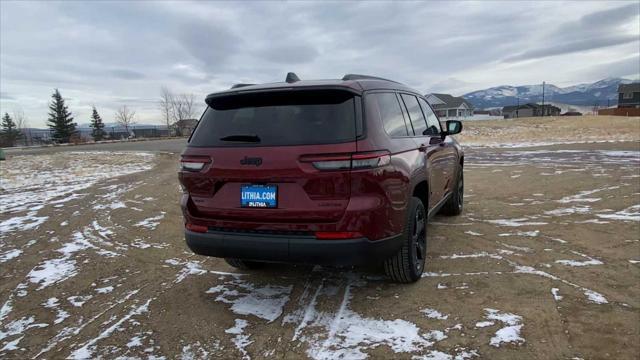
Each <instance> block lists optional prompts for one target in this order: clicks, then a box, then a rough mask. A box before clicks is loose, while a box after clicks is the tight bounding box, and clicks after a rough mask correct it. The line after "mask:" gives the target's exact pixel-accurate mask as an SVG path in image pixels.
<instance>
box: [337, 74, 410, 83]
mask: <svg viewBox="0 0 640 360" xmlns="http://www.w3.org/2000/svg"><path fill="white" fill-rule="evenodd" d="M347 80H383V81H391V82H394V83H397V84H400V83H399V82H397V81H393V80H389V79H385V78H381V77H377V76H371V75H361V74H346V75H345V76H343V77H342V81H347Z"/></svg>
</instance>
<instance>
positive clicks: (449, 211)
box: [440, 166, 464, 216]
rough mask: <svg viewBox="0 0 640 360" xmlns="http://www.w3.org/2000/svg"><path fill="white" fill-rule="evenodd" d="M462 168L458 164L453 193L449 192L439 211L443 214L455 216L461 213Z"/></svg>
mask: <svg viewBox="0 0 640 360" xmlns="http://www.w3.org/2000/svg"><path fill="white" fill-rule="evenodd" d="M462 169H463V168H462V166H458V169H457V171H456V176H457V178H456V185H455V187H454V190H453V193H451V196H450V197H449V200H447V202H446V203H445V204H444V206H442V210H441V211H440V212H441V213H442V214H443V215H447V216H455V215H460V214H462V207H463V206H464V171H463V170H462Z"/></svg>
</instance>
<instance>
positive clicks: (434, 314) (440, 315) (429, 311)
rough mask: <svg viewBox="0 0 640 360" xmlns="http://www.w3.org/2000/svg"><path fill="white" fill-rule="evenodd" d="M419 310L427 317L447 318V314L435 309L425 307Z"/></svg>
mask: <svg viewBox="0 0 640 360" xmlns="http://www.w3.org/2000/svg"><path fill="white" fill-rule="evenodd" d="M420 312H421V313H423V314H424V315H425V316H426V317H428V318H429V319H437V320H447V319H448V318H449V315H445V314H443V313H441V312H439V311H438V310H435V309H429V308H426V309H422V310H420Z"/></svg>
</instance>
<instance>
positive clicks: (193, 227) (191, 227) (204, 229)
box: [185, 223, 209, 233]
mask: <svg viewBox="0 0 640 360" xmlns="http://www.w3.org/2000/svg"><path fill="white" fill-rule="evenodd" d="M185 227H186V228H187V230H189V231H193V232H197V233H206V232H207V231H208V230H209V228H207V227H206V226H204V225H196V224H192V223H186V224H185Z"/></svg>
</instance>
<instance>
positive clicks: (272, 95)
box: [189, 90, 357, 147]
mask: <svg viewBox="0 0 640 360" xmlns="http://www.w3.org/2000/svg"><path fill="white" fill-rule="evenodd" d="M208 105H209V107H208V108H207V110H206V111H205V113H204V115H203V116H202V119H200V123H199V124H198V127H197V128H196V129H195V131H194V133H193V135H192V137H191V141H190V142H189V146H196V147H197V146H265V145H266V146H269V145H304V144H331V143H339V142H346V141H353V140H355V138H356V127H357V126H356V115H355V106H354V97H353V94H351V93H349V92H346V91H336V90H309V91H297V92H291V91H287V92H264V93H253V94H240V95H231V96H226V97H221V98H216V99H212V100H210V101H208ZM222 138H226V141H225V140H222Z"/></svg>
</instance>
